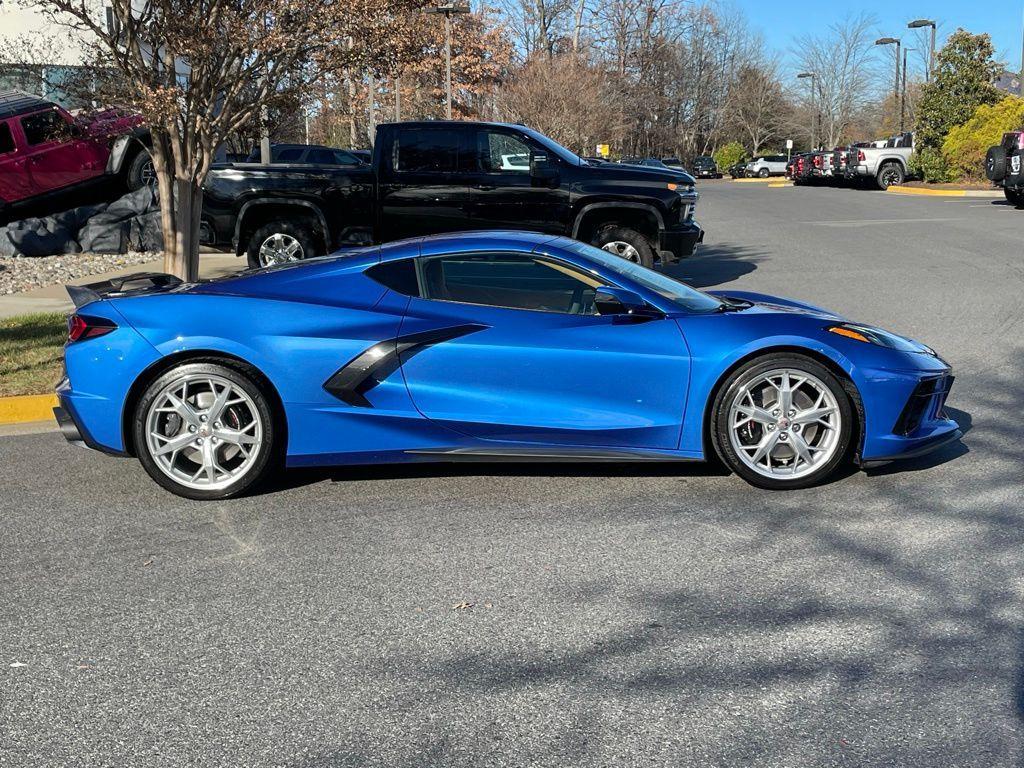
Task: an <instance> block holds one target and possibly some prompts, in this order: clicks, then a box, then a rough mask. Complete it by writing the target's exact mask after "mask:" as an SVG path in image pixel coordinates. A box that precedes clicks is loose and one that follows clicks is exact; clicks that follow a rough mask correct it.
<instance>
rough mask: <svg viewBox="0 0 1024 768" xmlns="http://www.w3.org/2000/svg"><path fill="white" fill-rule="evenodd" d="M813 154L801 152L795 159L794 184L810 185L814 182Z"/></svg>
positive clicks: (793, 169)
mask: <svg viewBox="0 0 1024 768" xmlns="http://www.w3.org/2000/svg"><path fill="white" fill-rule="evenodd" d="M813 156H814V153H813V152H801V153H800V154H799V155H796V156H795V157H794V158H793V167H792V171H791V173H792V176H791V177H790V178H792V180H793V183H794V184H810V183H811V182H812V181H813V180H814V164H813V161H812V157H813Z"/></svg>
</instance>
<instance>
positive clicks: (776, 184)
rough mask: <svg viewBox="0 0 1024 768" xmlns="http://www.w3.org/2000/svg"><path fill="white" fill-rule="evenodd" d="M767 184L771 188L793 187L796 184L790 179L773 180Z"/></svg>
mask: <svg viewBox="0 0 1024 768" xmlns="http://www.w3.org/2000/svg"><path fill="white" fill-rule="evenodd" d="M768 186H769V187H770V188H772V189H778V188H779V187H795V186H796V184H794V183H793V182H792V181H773V182H772V183H771V184H769V185H768Z"/></svg>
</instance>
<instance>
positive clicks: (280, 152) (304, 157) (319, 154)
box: [246, 144, 366, 165]
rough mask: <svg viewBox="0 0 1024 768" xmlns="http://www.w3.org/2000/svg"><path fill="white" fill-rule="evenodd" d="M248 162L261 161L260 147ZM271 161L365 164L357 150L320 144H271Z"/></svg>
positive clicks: (251, 153) (300, 163) (247, 159)
mask: <svg viewBox="0 0 1024 768" xmlns="http://www.w3.org/2000/svg"><path fill="white" fill-rule="evenodd" d="M246 162H247V163H258V162H260V149H259V147H257V148H256V149H254V150H253V151H252V152H250V153H249V157H247V158H246ZM270 162H272V163H279V164H281V165H365V164H366V162H365V161H364V160H363V158H362V157H360V156H359V155H358V154H356V152H354V151H352V150H349V149H335V148H334V147H324V146H320V145H319V144H271V145H270Z"/></svg>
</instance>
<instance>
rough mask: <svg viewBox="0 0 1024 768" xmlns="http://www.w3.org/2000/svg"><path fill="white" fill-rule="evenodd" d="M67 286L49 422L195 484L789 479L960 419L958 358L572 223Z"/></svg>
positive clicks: (779, 485)
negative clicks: (701, 275) (564, 473)
mask: <svg viewBox="0 0 1024 768" xmlns="http://www.w3.org/2000/svg"><path fill="white" fill-rule="evenodd" d="M69 293H71V295H72V297H73V298H74V301H75V305H76V310H75V314H74V315H73V316H72V318H71V320H70V322H69V324H68V328H69V334H68V343H67V344H66V345H65V347H64V369H65V371H66V377H65V378H64V379H63V381H62V382H61V383H60V384H59V385H58V387H57V396H58V398H59V402H60V404H59V406H58V407H57V408H55V409H54V413H55V416H56V418H57V421H58V423H59V424H60V427H61V431H62V432H63V434H64V436H65V437H66V438H67V439H68V440H70V441H73V442H75V443H79V444H84V445H86V446H89V447H91V448H94V449H97V450H99V451H104V452H107V453H112V454H117V455H132V456H137V457H138V459H139V461H140V463H141V464H142V467H143V468H144V470H145V471H146V472H147V473H148V474H149V475H150V477H151V478H152V479H153V480H154V481H155V482H157V483H159V484H160V485H161V486H163V487H164V488H166V489H167V490H169V491H171V492H173V493H176V494H179V495H181V496H185V497H188V498H192V499H205V500H210V499H223V498H227V497H231V496H235V495H238V494H240V493H244V492H245V491H246V490H248V489H250V488H254V487H255V486H256V484H257V483H259V482H260V481H261V480H263V479H264V478H266V477H268V476H269V475H270V474H272V473H273V472H274V471H275V470H276V468H277V467H278V466H288V467H309V466H317V465H346V464H348V465H351V464H381V463H401V462H423V461H442V462H445V461H458V460H470V461H471V460H480V459H484V460H487V461H529V460H538V459H541V460H543V461H545V462H550V461H556V460H559V459H562V460H569V461H614V462H619V463H621V462H623V461H666V460H670V461H671V460H675V461H701V460H706V459H710V458H712V457H714V456H716V455H717V456H718V457H720V458H721V459H722V461H723V462H724V463H725V464H726V465H727V466H728V467H729V468H731V469H732V470H733V471H734V472H736V474H738V475H739V476H740V477H742V478H743V479H744V480H746V481H748V482H750V483H752V484H754V485H757V486H761V487H765V488H773V489H779V490H784V489H793V488H803V487H806V486H809V485H813V484H816V483H820V482H823V481H825V480H827V479H828V478H830V477H831V476H833V474H834V473H835V472H836V471H837V470H839V468H840V467H841V466H842V465H844V464H846V463H848V462H857V463H860V464H862V465H864V464H870V463H873V462H879V461H892V460H894V459H899V458H909V457H914V456H919V455H921V454H923V453H925V452H927V451H931V450H935V449H937V448H939V447H941V446H943V445H946V444H948V443H950V442H952V441H955V440H956V439H958V438H959V436H960V429H959V427H958V425H957V424H956V422H955V421H953V420H952V419H950V418H949V417H948V416H947V415H946V414H945V412H944V411H943V405H944V402H945V399H946V397H947V395H948V393H949V391H950V387H951V386H952V382H953V377H952V375H951V371H950V367H949V365H948V364H947V363H946V362H945V361H943V360H942V358H940V357H939V356H938V355H936V354H935V352H933V351H932V350H931V349H929V348H928V347H926V346H924V345H923V344H920V343H918V342H916V341H912V340H910V339H907V338H904V337H901V336H897V335H895V334H892V333H888V332H886V331H884V330H881V329H879V328H875V327H871V326H865V325H861V324H855V323H850V322H848V321H846V320H844V319H843V318H841V317H839V316H838V315H836V314H833V313H831V312H828V311H827V310H823V309H820V308H817V307H813V306H810V305H808V304H803V303H801V302H798V301H794V300H792V299H783V298H776V297H772V296H766V295H763V294H757V293H747V292H743V291H733V290H729V291H716V292H714V293H702V292H700V291H697V290H695V289H693V288H690V287H689V286H687V285H686V284H685V283H682V282H678V281H676V280H674V279H672V278H670V277H668V276H667V275H665V274H662V273H660V272H655V271H652V270H649V269H645V268H644V267H642V266H640V265H638V264H632V263H630V262H628V261H625V260H623V259H620V258H618V257H616V256H614V255H612V254H610V253H608V252H607V251H604V250H600V249H598V248H595V247H593V246H591V245H586V244H584V243H580V242H577V241H575V240H572V239H570V238H567V237H552V236H551V235H547V234H539V233H526V232H486V233H463V234H457V235H441V236H435V237H429V238H414V239H411V240H404V241H400V242H396V243H391V244H388V245H385V246H383V247H380V248H368V249H366V250H363V251H361V252H358V253H352V254H344V255H339V256H337V257H335V258H325V259H317V260H315V261H311V262H305V263H296V264H289V265H285V266H284V267H281V268H277V269H268V270H257V271H252V272H247V273H243V274H242V275H238V276H235V277H231V278H227V279H221V280H214V281H208V282H200V283H195V284H191V285H182V284H181V281H180V280H177V279H176V278H173V277H171V276H169V275H142V276H141V277H135V278H134V279H133V278H132V277H127V278H122V279H120V280H117V281H110V282H106V283H103V284H98V285H92V286H86V287H77V286H72V287H71V288H69Z"/></svg>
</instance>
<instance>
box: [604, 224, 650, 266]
mask: <svg viewBox="0 0 1024 768" xmlns="http://www.w3.org/2000/svg"><path fill="white" fill-rule="evenodd" d="M593 244H594V245H596V246H597V247H598V248H600V249H602V250H605V251H608V252H609V253H614V254H615V255H616V256H620V257H622V258H623V259H625V260H626V261H632V262H634V263H636V264H642V265H643V266H645V267H652V268H653V267H654V249H653V248H652V247H651V244H650V242H649V241H648V240H647V238H646V237H644V235H642V234H640V233H639V232H637V231H636V230H635V229H630V228H629V227H620V226H616V225H610V226H607V227H602V228H601V229H599V230H598V232H597V235H596V236H595V237H594V241H593Z"/></svg>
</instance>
